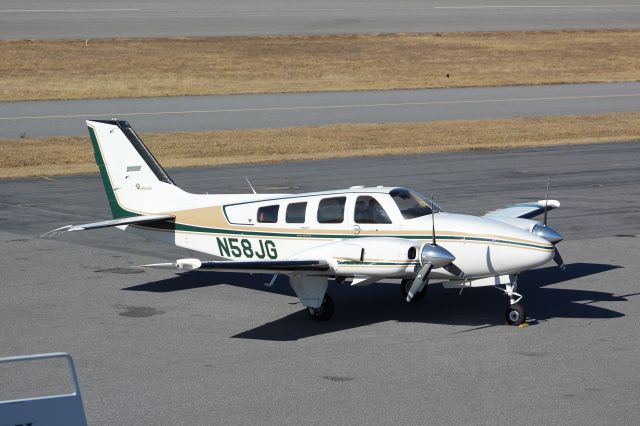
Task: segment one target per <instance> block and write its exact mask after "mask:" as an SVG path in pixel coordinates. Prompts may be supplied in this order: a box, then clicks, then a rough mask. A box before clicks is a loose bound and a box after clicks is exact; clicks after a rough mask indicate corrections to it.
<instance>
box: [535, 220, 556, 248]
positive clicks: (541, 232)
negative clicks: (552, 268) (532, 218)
mask: <svg viewBox="0 0 640 426" xmlns="http://www.w3.org/2000/svg"><path fill="white" fill-rule="evenodd" d="M531 233H532V234H533V235H537V236H538V237H540V238H544V239H545V240H547V241H549V242H550V243H551V244H558V243H559V242H560V241H562V240H564V237H563V236H562V235H560V233H559V232H558V231H556V230H555V229H553V228H552V227H550V226H547V225H543V224H541V223H539V224H537V225H535V226H534V227H533V229H532V230H531Z"/></svg>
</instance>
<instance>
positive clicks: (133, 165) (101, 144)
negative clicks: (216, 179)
mask: <svg viewBox="0 0 640 426" xmlns="http://www.w3.org/2000/svg"><path fill="white" fill-rule="evenodd" d="M87 127H88V129H89V136H90V137H91V143H92V144H93V152H94V155H95V159H96V164H97V165H98V169H99V170H100V175H101V177H102V183H103V184H104V188H105V191H106V193H107V199H108V201H109V206H110V207H111V212H112V213H113V217H114V218H116V219H117V218H123V217H131V216H136V215H138V214H149V213H155V212H163V211H168V210H171V209H173V208H175V206H171V205H170V204H171V200H172V199H175V198H176V195H181V194H184V192H183V191H182V190H181V189H180V188H178V187H177V186H176V185H175V183H174V182H173V180H172V179H171V177H169V175H168V174H167V172H166V171H165V170H164V169H163V168H162V166H161V165H160V164H159V163H158V161H157V160H156V159H155V157H154V156H153V155H152V154H151V152H149V150H148V149H147V147H146V146H145V145H144V143H143V142H142V140H141V139H140V137H139V136H138V135H137V133H136V132H135V131H134V130H133V129H132V128H131V126H130V125H129V123H128V122H126V121H122V120H87Z"/></svg>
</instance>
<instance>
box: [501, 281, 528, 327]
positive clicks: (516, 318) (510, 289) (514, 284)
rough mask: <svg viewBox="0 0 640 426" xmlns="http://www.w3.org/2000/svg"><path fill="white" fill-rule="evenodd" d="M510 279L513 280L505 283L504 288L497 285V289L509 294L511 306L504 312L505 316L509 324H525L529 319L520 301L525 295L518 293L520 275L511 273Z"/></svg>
mask: <svg viewBox="0 0 640 426" xmlns="http://www.w3.org/2000/svg"><path fill="white" fill-rule="evenodd" d="M509 280H510V281H511V282H510V283H509V284H505V286H504V288H501V287H496V288H497V289H499V290H501V291H504V293H505V294H506V295H507V296H509V306H508V307H507V310H506V311H505V313H504V318H505V320H506V321H507V324H509V325H520V324H523V323H524V322H525V321H526V319H527V314H526V311H525V310H524V307H523V306H522V305H520V304H518V302H520V301H521V300H522V299H523V297H524V296H522V295H521V294H520V293H516V289H517V288H518V276H517V275H511V276H509Z"/></svg>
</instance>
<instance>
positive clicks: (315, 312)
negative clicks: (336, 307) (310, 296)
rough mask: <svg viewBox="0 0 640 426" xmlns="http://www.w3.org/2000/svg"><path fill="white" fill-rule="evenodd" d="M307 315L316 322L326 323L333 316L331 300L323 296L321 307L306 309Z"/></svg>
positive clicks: (329, 297) (327, 296)
mask: <svg viewBox="0 0 640 426" xmlns="http://www.w3.org/2000/svg"><path fill="white" fill-rule="evenodd" d="M307 313H308V314H309V316H310V317H311V318H313V319H314V320H316V321H328V320H329V318H331V317H332V316H333V299H332V298H331V296H329V295H328V294H325V295H324V299H323V300H322V305H320V307H319V308H307Z"/></svg>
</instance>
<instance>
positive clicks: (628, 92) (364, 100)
mask: <svg viewBox="0 0 640 426" xmlns="http://www.w3.org/2000/svg"><path fill="white" fill-rule="evenodd" d="M639 102H640V83H610V84H566V85H548V86H512V87H509V86H505V87H479V88H461V89H427V90H391V91H358V92H319V93H287V94H263V95H231V96H186V97H168V98H138V99H98V100H81V101H31V102H0V138H17V137H21V136H25V137H38V136H60V135H83V134H85V133H86V128H85V122H84V120H85V119H87V118H103V119H109V118H113V117H118V118H120V119H126V120H129V121H130V122H131V123H132V125H133V126H134V128H135V129H136V130H139V131H142V132H147V131H153V132H177V131H204V130H216V129H239V128H266V127H291V126H306V125H321V124H333V123H386V122H400V121H431V120H455V119H476V118H503V117H531V116H548V115H584V114H600V113H605V112H623V111H638V105H639Z"/></svg>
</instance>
